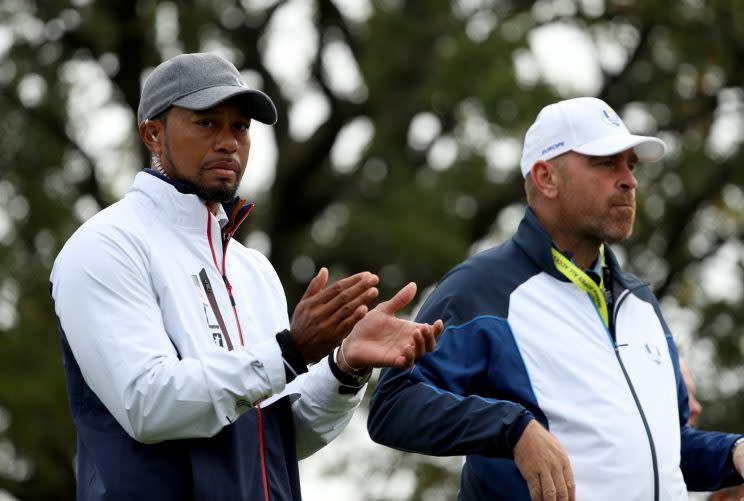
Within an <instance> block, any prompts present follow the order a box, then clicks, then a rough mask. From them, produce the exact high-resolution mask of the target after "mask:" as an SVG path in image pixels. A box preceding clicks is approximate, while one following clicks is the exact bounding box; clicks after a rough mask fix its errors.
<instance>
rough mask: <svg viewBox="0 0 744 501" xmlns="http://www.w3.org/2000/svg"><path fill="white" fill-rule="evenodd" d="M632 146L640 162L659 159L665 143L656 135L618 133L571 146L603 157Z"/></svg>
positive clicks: (664, 148)
mask: <svg viewBox="0 0 744 501" xmlns="http://www.w3.org/2000/svg"><path fill="white" fill-rule="evenodd" d="M631 148H633V149H634V150H635V153H636V155H638V160H640V161H641V162H656V161H657V160H661V159H662V158H663V157H664V154H665V153H666V144H664V141H662V140H661V139H659V138H657V137H650V136H636V135H633V134H618V135H616V136H605V137H603V138H601V139H597V140H596V141H591V142H589V143H586V144H582V145H581V146H578V147H575V148H573V151H575V152H576V153H581V154H582V155H590V156H593V157H603V156H606V155H615V154H617V153H620V152H622V151H625V150H629V149H631Z"/></svg>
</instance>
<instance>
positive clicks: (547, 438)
mask: <svg viewBox="0 0 744 501" xmlns="http://www.w3.org/2000/svg"><path fill="white" fill-rule="evenodd" d="M514 462H515V463H516V465H517V468H519V472H520V473H521V474H522V476H523V477H524V479H525V480H526V481H527V487H528V488H529V490H530V496H531V497H532V499H533V501H574V500H575V499H576V482H575V481H574V477H573V471H572V470H571V463H570V462H569V460H568V454H567V453H566V450H565V449H564V448H563V446H562V445H561V444H560V442H558V439H557V438H555V436H553V434H552V433H550V432H549V431H548V430H546V429H545V428H543V426H542V425H541V424H540V423H538V422H537V421H535V420H534V419H533V420H532V421H530V423H529V424H528V425H527V427H526V428H525V429H524V431H523V432H522V436H521V437H520V438H519V441H518V442H517V445H516V446H515V447H514Z"/></svg>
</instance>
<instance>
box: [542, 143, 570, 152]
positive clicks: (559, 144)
mask: <svg viewBox="0 0 744 501" xmlns="http://www.w3.org/2000/svg"><path fill="white" fill-rule="evenodd" d="M564 143H565V141H561V142H560V143H554V144H551V145H550V146H548V147H547V148H543V150H542V151H541V152H540V155H545V154H546V153H550V152H551V151H555V150H557V149H558V148H561V147H562V146H563V144H564Z"/></svg>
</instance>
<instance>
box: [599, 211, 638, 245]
mask: <svg viewBox="0 0 744 501" xmlns="http://www.w3.org/2000/svg"><path fill="white" fill-rule="evenodd" d="M634 222H635V207H633V213H632V214H631V215H630V216H626V217H623V218H622V219H613V218H611V217H609V216H608V217H606V218H603V219H602V220H601V221H600V222H599V224H598V225H597V228H596V231H595V234H596V236H597V238H598V239H600V240H602V241H604V242H607V243H611V244H614V243H618V242H622V241H623V240H627V239H628V238H630V235H631V234H632V233H633V224H634Z"/></svg>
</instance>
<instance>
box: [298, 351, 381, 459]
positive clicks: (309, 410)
mask: <svg viewBox="0 0 744 501" xmlns="http://www.w3.org/2000/svg"><path fill="white" fill-rule="evenodd" d="M343 388H346V389H349V387H343V385H342V384H341V383H340V382H339V380H338V379H336V377H335V376H334V375H333V373H332V371H331V368H330V365H329V362H328V357H325V358H323V360H321V361H320V362H318V363H317V364H315V365H313V366H312V367H311V368H310V370H309V371H308V372H307V373H305V374H301V375H300V376H298V377H297V379H295V380H294V381H292V382H291V383H290V384H289V385H288V386H287V391H289V392H293V391H296V392H297V393H299V394H300V398H299V399H297V400H296V401H295V402H294V403H293V404H292V412H293V414H294V423H295V443H296V445H297V458H298V459H304V458H306V457H308V456H310V455H312V454H314V453H315V452H317V451H318V450H320V449H321V448H322V447H324V446H325V445H326V444H328V443H329V442H330V441H331V440H333V439H334V438H336V437H337V436H338V435H339V434H340V433H341V432H342V431H343V430H344V429H345V428H346V425H348V424H349V421H350V420H351V417H352V415H353V414H354V411H355V410H356V408H357V407H359V404H360V403H361V402H362V398H363V397H364V393H365V391H366V390H367V385H366V384H365V385H364V386H362V387H361V388H358V389H356V391H353V389H352V390H351V391H345V390H344V389H343Z"/></svg>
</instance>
